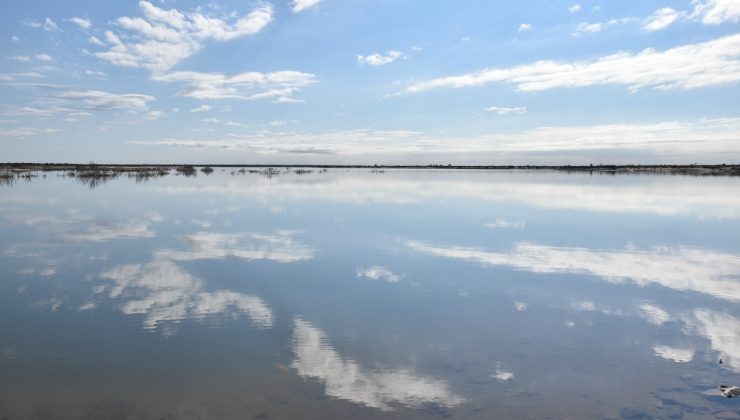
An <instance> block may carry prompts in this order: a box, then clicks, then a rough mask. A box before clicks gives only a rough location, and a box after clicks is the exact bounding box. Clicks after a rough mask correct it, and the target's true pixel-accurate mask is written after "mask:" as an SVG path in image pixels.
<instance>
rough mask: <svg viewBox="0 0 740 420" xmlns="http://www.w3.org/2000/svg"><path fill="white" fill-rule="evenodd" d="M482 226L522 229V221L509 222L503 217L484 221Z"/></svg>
mask: <svg viewBox="0 0 740 420" xmlns="http://www.w3.org/2000/svg"><path fill="white" fill-rule="evenodd" d="M483 226H485V227H487V228H488V229H524V226H525V224H524V222H521V221H517V222H511V221H508V220H504V219H496V221H495V222H489V223H484V224H483Z"/></svg>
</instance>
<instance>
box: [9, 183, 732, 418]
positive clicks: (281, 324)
mask: <svg viewBox="0 0 740 420" xmlns="http://www.w3.org/2000/svg"><path fill="white" fill-rule="evenodd" d="M88 186H89V185H85V184H83V183H80V182H77V181H76V180H73V179H69V178H63V177H58V176H57V175H56V174H55V173H49V174H47V176H46V177H38V178H33V179H32V180H30V181H29V182H25V181H18V182H15V183H8V185H5V186H1V187H0V267H1V271H0V273H1V279H0V308H2V316H1V317H0V417H7V418H42V417H43V418H46V417H53V418H65V417H68V418H81V417H96V418H142V417H143V418H199V417H200V418H316V419H324V418H338V419H345V418H352V417H362V418H376V417H377V418H381V417H383V418H385V417H394V418H404V419H407V418H437V417H451V418H466V419H467V418H481V419H489V418H495V417H501V418H514V417H519V418H522V417H523V418H548V417H549V418H564V417H570V418H594V417H611V418H619V417H633V418H642V417H647V416H654V417H673V418H681V417H687V418H697V417H698V418H737V417H738V416H740V401H738V400H740V399H727V398H724V397H722V396H721V395H720V393H719V390H718V386H719V385H720V384H728V385H740V241H739V240H738V237H740V179H738V178H729V177H712V178H709V177H707V178H702V177H683V176H656V175H620V176H606V175H593V176H592V175H589V174H565V173H556V172H493V171H442V170H428V171H427V170H413V171H408V170H407V171H404V170H395V171H391V170H388V171H384V172H378V171H368V170H359V169H357V170H329V171H317V170H313V171H295V170H288V171H286V170H281V171H278V172H277V173H262V174H260V173H249V172H246V173H235V174H231V173H229V171H228V170H226V171H224V170H221V169H217V170H216V172H214V173H213V174H211V175H207V176H206V175H204V174H202V173H201V174H198V175H197V176H194V177H185V176H176V175H170V176H166V177H161V178H156V179H151V180H149V181H148V182H136V180H134V179H129V178H124V177H121V178H117V179H112V180H110V181H108V182H106V183H104V184H103V185H97V184H96V185H94V186H97V188H94V189H90V188H88ZM720 358H721V359H722V361H723V363H722V364H720V363H719V359H720ZM641 416H642V417H641Z"/></svg>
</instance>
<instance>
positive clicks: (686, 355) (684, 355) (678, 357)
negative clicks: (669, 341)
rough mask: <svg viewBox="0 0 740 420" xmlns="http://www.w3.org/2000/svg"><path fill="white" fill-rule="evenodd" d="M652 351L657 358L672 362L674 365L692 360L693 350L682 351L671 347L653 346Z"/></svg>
mask: <svg viewBox="0 0 740 420" xmlns="http://www.w3.org/2000/svg"><path fill="white" fill-rule="evenodd" d="M653 351H654V352H655V355H656V356H658V357H662V358H664V359H666V360H672V361H674V362H676V363H687V362H690V361H691V359H693V358H694V350H692V349H682V348H678V347H671V346H653Z"/></svg>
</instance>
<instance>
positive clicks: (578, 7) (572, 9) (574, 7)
mask: <svg viewBox="0 0 740 420" xmlns="http://www.w3.org/2000/svg"><path fill="white" fill-rule="evenodd" d="M568 11H569V12H571V13H578V12H580V11H581V5H580V4H578V3H576V4H574V5H572V6H570V7H569V8H568Z"/></svg>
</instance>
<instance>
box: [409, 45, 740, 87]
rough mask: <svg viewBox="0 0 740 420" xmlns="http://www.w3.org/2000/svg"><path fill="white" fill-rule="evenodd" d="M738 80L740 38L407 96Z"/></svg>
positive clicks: (477, 76)
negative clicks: (499, 87) (507, 87)
mask: <svg viewBox="0 0 740 420" xmlns="http://www.w3.org/2000/svg"><path fill="white" fill-rule="evenodd" d="M738 80H740V34H735V35H729V36H725V37H722V38H717V39H715V40H712V41H707V42H702V43H697V44H689V45H684V46H680V47H674V48H671V49H668V50H665V51H657V50H654V49H651V48H648V49H645V50H643V51H641V52H639V53H629V52H619V53H616V54H612V55H608V56H605V57H601V58H599V59H597V60H592V61H577V62H571V63H559V62H556V61H538V62H536V63H534V64H527V65H522V66H517V67H511V68H502V69H486V70H482V71H478V72H475V73H469V74H463V75H460V76H453V77H443V78H438V79H433V80H430V81H426V82H421V83H417V84H414V85H412V86H410V87H408V88H407V89H406V91H407V92H421V91H425V90H430V89H436V88H443V87H446V88H462V87H473V86H482V85H486V84H490V83H494V82H505V83H512V84H515V85H516V87H517V89H518V90H520V91H525V92H537V91H542V90H547V89H555V88H576V87H586V86H596V85H609V84H619V85H627V86H629V88H630V89H631V90H638V89H640V88H643V87H653V88H657V89H693V88H700V87H704V86H716V85H721V84H727V83H732V82H737V81H738Z"/></svg>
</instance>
